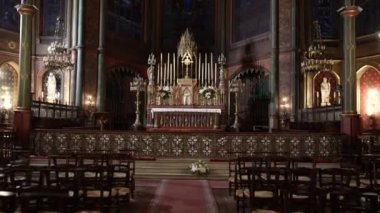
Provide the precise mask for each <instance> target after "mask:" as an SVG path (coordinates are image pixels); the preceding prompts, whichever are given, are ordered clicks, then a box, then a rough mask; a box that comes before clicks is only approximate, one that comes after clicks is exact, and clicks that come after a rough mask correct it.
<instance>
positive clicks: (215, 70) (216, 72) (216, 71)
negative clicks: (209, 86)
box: [214, 63, 218, 86]
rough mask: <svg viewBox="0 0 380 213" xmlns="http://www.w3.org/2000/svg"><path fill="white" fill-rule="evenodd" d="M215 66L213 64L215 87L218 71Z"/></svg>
mask: <svg viewBox="0 0 380 213" xmlns="http://www.w3.org/2000/svg"><path fill="white" fill-rule="evenodd" d="M217 69H218V68H217V65H216V63H215V64H214V72H215V86H216V80H217V79H218V70H217Z"/></svg>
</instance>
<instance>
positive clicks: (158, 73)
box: [156, 65, 160, 85]
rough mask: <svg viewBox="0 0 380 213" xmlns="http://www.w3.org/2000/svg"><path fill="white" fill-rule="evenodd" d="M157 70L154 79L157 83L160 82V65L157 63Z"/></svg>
mask: <svg viewBox="0 0 380 213" xmlns="http://www.w3.org/2000/svg"><path fill="white" fill-rule="evenodd" d="M157 69H158V72H157V79H156V81H157V85H158V84H159V83H160V65H158V68H157Z"/></svg>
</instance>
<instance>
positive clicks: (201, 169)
mask: <svg viewBox="0 0 380 213" xmlns="http://www.w3.org/2000/svg"><path fill="white" fill-rule="evenodd" d="M206 171H207V169H206V168H205V167H201V168H199V172H200V173H206Z"/></svg>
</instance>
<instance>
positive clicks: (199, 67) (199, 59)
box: [198, 53, 201, 85]
mask: <svg viewBox="0 0 380 213" xmlns="http://www.w3.org/2000/svg"><path fill="white" fill-rule="evenodd" d="M198 80H199V81H200V80H201V53H199V57H198ZM198 84H199V85H200V82H199V83H198Z"/></svg>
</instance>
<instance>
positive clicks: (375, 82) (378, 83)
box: [356, 64, 380, 129]
mask: <svg viewBox="0 0 380 213" xmlns="http://www.w3.org/2000/svg"><path fill="white" fill-rule="evenodd" d="M356 81H357V82H356V85H357V88H356V94H357V98H356V99H357V100H356V101H357V112H358V113H359V114H360V115H361V118H362V125H363V129H371V128H372V127H370V125H369V116H374V117H375V119H376V120H378V119H380V111H379V110H378V108H379V105H380V95H379V93H380V70H379V69H378V68H376V67H374V66H372V65H368V64H367V65H364V66H362V67H361V68H360V69H358V71H357V72H356ZM371 91H373V92H374V93H375V94H377V95H375V97H369V96H370V93H371ZM369 106H372V107H369ZM371 109H372V110H371ZM373 110H374V111H373ZM368 113H370V115H368ZM377 129H380V128H379V127H377Z"/></svg>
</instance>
